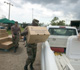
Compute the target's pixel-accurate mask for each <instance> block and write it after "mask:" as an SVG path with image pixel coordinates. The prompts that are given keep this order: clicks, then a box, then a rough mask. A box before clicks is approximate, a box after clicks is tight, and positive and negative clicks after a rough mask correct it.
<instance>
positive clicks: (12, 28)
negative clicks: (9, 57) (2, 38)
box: [11, 22, 21, 52]
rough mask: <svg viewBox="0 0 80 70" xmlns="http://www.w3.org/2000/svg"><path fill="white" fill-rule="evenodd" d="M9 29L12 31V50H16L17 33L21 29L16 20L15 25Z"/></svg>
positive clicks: (17, 43)
mask: <svg viewBox="0 0 80 70" xmlns="http://www.w3.org/2000/svg"><path fill="white" fill-rule="evenodd" d="M11 31H12V41H13V47H14V52H16V49H17V48H18V46H19V33H20V32H21V29H20V27H19V26H18V22H15V25H13V26H12V27H11ZM13 35H14V36H13Z"/></svg>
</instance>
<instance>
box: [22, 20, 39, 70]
mask: <svg viewBox="0 0 80 70" xmlns="http://www.w3.org/2000/svg"><path fill="white" fill-rule="evenodd" d="M38 22H39V21H38V20H36V19H33V21H32V26H38ZM27 34H28V31H27V29H25V30H24V32H23V33H21V35H22V36H23V35H27ZM26 46H27V54H28V58H27V60H26V64H25V66H24V70H28V65H29V64H30V69H31V70H34V68H33V63H34V61H35V58H36V52H37V44H35V43H33V44H28V43H26Z"/></svg>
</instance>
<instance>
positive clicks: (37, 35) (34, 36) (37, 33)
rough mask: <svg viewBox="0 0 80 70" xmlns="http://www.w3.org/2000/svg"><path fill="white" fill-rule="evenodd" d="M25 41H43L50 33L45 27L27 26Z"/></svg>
mask: <svg viewBox="0 0 80 70" xmlns="http://www.w3.org/2000/svg"><path fill="white" fill-rule="evenodd" d="M27 28H28V36H27V43H40V42H45V41H46V40H47V38H48V37H49V35H50V33H49V32H48V30H47V28H46V27H39V26H28V27H27Z"/></svg>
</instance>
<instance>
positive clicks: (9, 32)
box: [7, 28, 24, 35]
mask: <svg viewBox="0 0 80 70" xmlns="http://www.w3.org/2000/svg"><path fill="white" fill-rule="evenodd" d="M23 30H24V28H21V31H23ZM7 32H8V34H9V35H10V34H11V30H7Z"/></svg>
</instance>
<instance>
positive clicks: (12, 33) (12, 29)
mask: <svg viewBox="0 0 80 70" xmlns="http://www.w3.org/2000/svg"><path fill="white" fill-rule="evenodd" d="M11 33H12V37H14V33H13V27H11Z"/></svg>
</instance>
